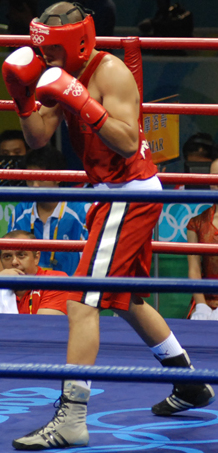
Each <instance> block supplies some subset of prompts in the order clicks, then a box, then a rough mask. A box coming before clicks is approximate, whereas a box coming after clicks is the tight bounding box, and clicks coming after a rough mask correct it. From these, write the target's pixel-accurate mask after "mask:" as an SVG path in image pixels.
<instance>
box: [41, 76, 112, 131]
mask: <svg viewBox="0 0 218 453" xmlns="http://www.w3.org/2000/svg"><path fill="white" fill-rule="evenodd" d="M36 94H37V98H38V99H39V101H40V102H41V103H42V104H43V105H45V106H46V107H53V106H54V105H55V104H56V103H57V102H58V103H60V104H61V105H62V106H64V107H66V108H67V109H68V110H70V111H71V112H73V113H74V114H77V115H80V117H81V118H82V119H83V121H84V122H85V123H87V124H89V125H90V126H91V127H92V128H93V129H94V130H95V131H98V130H99V129H100V128H101V127H102V126H103V124H104V123H105V121H106V120H107V118H108V113H107V110H105V108H104V107H103V106H102V105H101V104H99V102H98V101H96V100H95V99H93V98H91V97H90V95H89V92H88V90H87V89H86V88H85V87H84V86H83V84H82V83H81V82H79V81H78V80H77V79H76V78H75V77H72V76H71V75H69V74H68V73H67V72H66V71H64V70H63V69H61V68H50V69H48V70H47V71H46V72H45V73H44V74H43V75H42V77H40V79H39V82H38V84H37V87H36Z"/></svg>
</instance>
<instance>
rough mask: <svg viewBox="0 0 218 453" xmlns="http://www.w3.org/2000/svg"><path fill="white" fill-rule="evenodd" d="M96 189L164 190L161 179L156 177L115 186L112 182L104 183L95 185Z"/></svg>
mask: <svg viewBox="0 0 218 453" xmlns="http://www.w3.org/2000/svg"><path fill="white" fill-rule="evenodd" d="M94 189H101V190H109V189H121V190H131V191H134V190H162V185H161V182H160V180H159V178H158V177H157V176H156V175H155V176H152V178H149V179H142V180H139V179H137V180H136V179H134V180H133V181H129V182H125V183H120V184H114V183H111V182H104V183H103V182H102V183H99V184H95V185H94Z"/></svg>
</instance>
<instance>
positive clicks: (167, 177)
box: [0, 169, 218, 185]
mask: <svg viewBox="0 0 218 453" xmlns="http://www.w3.org/2000/svg"><path fill="white" fill-rule="evenodd" d="M157 176H158V177H159V178H160V180H161V182H162V183H163V184H195V185H197V184H199V185H203V184H206V185H210V184H212V185H213V184H215V185H216V184H218V175H207V174H202V175H201V174H197V173H188V174H187V173H157ZM0 179H18V180H27V181H32V180H38V181H64V182H83V183H85V182H88V181H89V179H88V176H87V174H86V172H85V171H77V170H60V171H59V170H4V169H0Z"/></svg>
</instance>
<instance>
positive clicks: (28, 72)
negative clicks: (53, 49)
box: [2, 47, 46, 118]
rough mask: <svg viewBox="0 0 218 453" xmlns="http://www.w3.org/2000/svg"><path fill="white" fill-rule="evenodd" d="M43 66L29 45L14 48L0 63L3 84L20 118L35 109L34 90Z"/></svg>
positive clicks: (42, 62) (41, 59)
mask: <svg viewBox="0 0 218 453" xmlns="http://www.w3.org/2000/svg"><path fill="white" fill-rule="evenodd" d="M45 68H46V64H45V62H44V60H43V58H42V57H38V56H37V55H36V54H35V52H34V51H33V50H32V49H31V47H21V48H20V49H17V50H15V52H13V53H12V54H11V55H9V57H7V58H6V60H5V61H4V63H3V65H2V75H3V79H4V81H5V85H6V87H7V90H8V92H9V94H10V95H11V97H12V98H13V101H14V104H15V111H16V112H17V114H18V115H19V116H20V117H21V118H22V117H24V118H25V117H27V116H30V115H31V113H32V112H35V111H36V110H37V106H36V102H35V96H34V92H35V88H36V84H37V81H38V79H39V77H40V75H41V74H42V72H43V71H44V69H45Z"/></svg>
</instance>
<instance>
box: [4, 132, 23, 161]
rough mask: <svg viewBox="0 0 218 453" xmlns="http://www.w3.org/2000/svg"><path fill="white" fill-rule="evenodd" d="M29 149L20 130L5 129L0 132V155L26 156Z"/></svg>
mask: <svg viewBox="0 0 218 453" xmlns="http://www.w3.org/2000/svg"><path fill="white" fill-rule="evenodd" d="M29 149H30V148H29V146H28V145H27V143H26V141H25V138H24V136H23V132H22V131H21V130H18V129H12V130H10V129H6V130H5V131H3V132H2V133H1V134H0V155H1V156H10V157H11V156H17V157H20V156H26V154H27V152H28V151H29Z"/></svg>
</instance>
